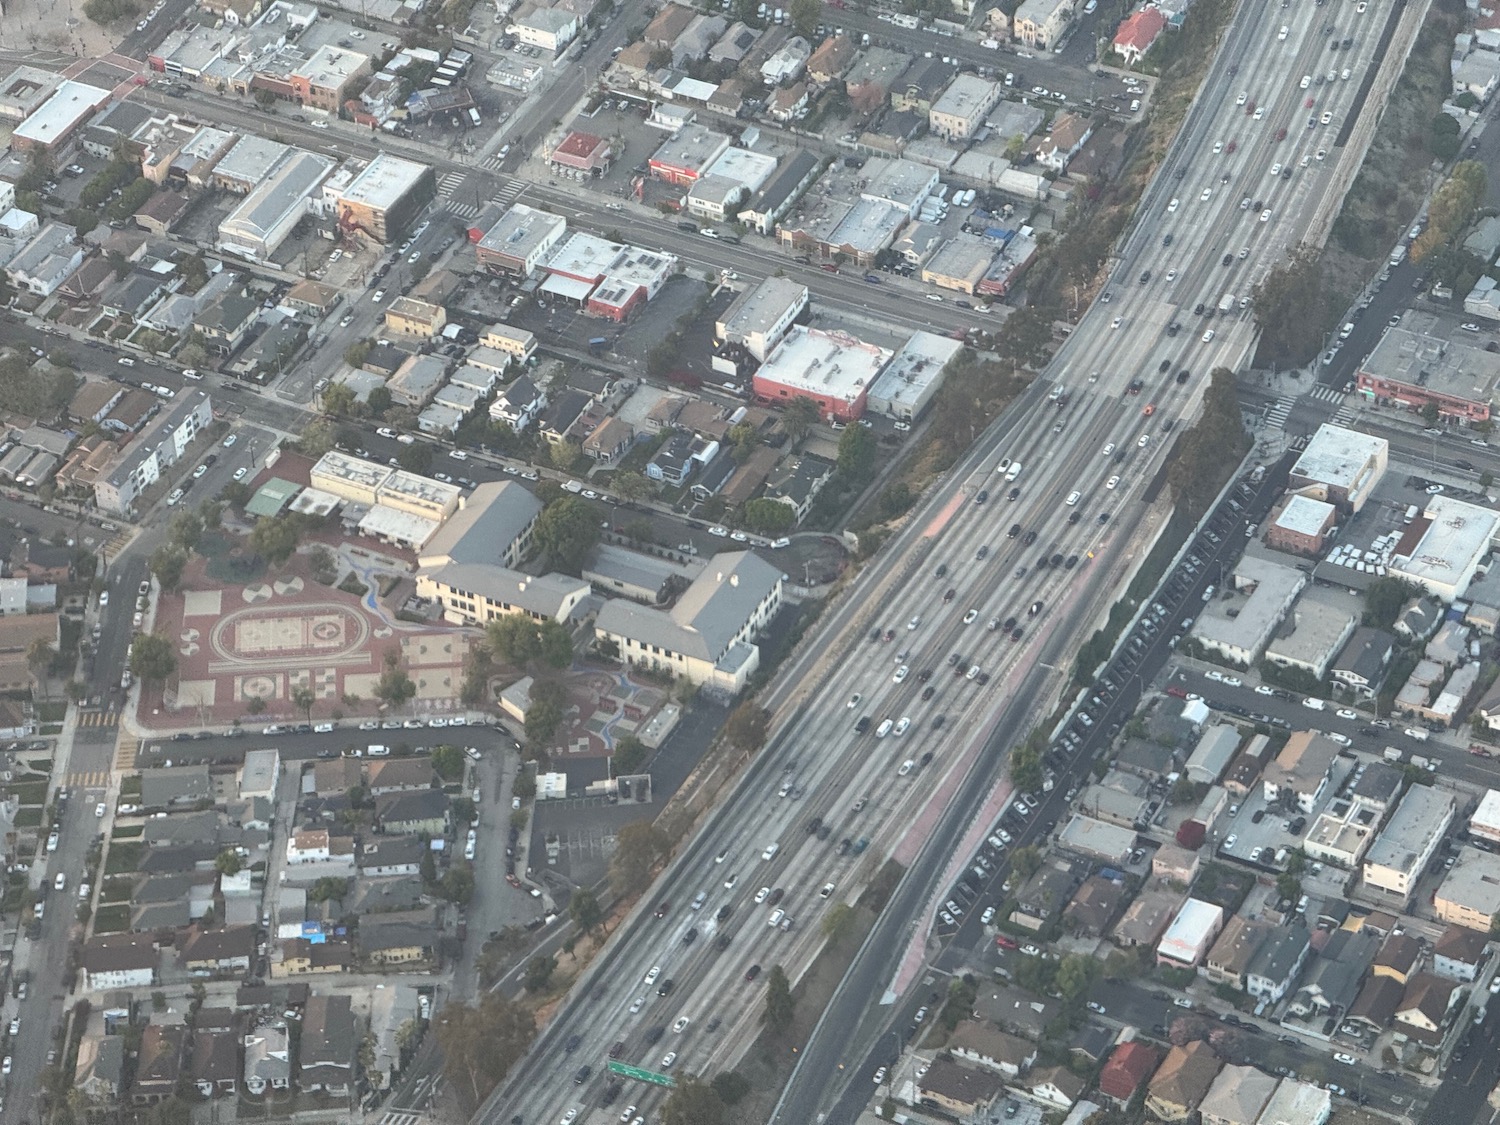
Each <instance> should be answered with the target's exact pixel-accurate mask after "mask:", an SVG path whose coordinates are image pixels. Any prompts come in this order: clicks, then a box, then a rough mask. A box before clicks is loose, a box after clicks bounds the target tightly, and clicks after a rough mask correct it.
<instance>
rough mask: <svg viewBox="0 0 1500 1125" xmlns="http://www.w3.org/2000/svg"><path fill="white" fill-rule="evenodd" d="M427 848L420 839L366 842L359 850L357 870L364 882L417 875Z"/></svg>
mask: <svg viewBox="0 0 1500 1125" xmlns="http://www.w3.org/2000/svg"><path fill="white" fill-rule="evenodd" d="M427 851H428V845H427V843H426V841H424V840H423V839H422V838H421V837H420V836H382V837H380V838H379V839H375V840H367V841H365V842H364V843H363V844H362V845H361V847H360V850H359V859H358V861H357V866H358V868H359V874H360V876H361V877H363V878H366V879H373V878H389V877H391V876H394V875H418V874H420V873H421V871H422V857H423V856H424V855H426V854H427Z"/></svg>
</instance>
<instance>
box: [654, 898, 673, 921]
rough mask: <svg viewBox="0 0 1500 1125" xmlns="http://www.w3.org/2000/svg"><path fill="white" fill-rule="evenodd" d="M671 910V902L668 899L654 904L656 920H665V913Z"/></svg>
mask: <svg viewBox="0 0 1500 1125" xmlns="http://www.w3.org/2000/svg"><path fill="white" fill-rule="evenodd" d="M671 909H672V900H671V899H669V898H664V899H662V900H661V901H660V902H659V903H657V904H656V916H657V917H658V918H665V917H666V916H667V911H668V910H671Z"/></svg>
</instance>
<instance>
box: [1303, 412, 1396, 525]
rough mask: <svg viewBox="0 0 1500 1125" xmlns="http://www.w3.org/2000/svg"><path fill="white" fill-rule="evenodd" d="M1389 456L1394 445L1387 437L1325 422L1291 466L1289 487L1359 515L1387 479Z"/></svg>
mask: <svg viewBox="0 0 1500 1125" xmlns="http://www.w3.org/2000/svg"><path fill="white" fill-rule="evenodd" d="M1390 455H1391V443H1390V442H1388V441H1386V440H1385V438H1380V437H1372V436H1371V435H1370V434H1362V433H1358V432H1357V431H1355V430H1346V429H1345V428H1344V427H1343V426H1335V425H1334V424H1333V423H1331V422H1325V423H1324V424H1323V425H1321V426H1319V427H1318V432H1317V433H1315V434H1314V435H1313V436H1312V440H1311V441H1309V442H1308V443H1307V448H1306V449H1304V450H1303V451H1302V454H1301V456H1299V457H1298V458H1297V463H1296V464H1295V465H1293V466H1292V471H1291V475H1290V476H1289V477H1288V478H1287V487H1288V489H1290V490H1291V491H1294V492H1300V493H1302V494H1303V495H1304V496H1311V497H1312V498H1313V499H1315V500H1324V501H1327V502H1328V503H1330V504H1332V505H1334V506H1335V507H1337V508H1341V509H1342V510H1344V511H1347V512H1358V511H1359V510H1360V509H1361V508H1363V507H1364V506H1365V501H1366V500H1368V499H1369V498H1370V495H1371V493H1373V492H1374V491H1375V488H1376V486H1377V485H1379V484H1380V481H1381V479H1382V478H1383V477H1384V476H1385V469H1386V464H1387V462H1388V461H1389V460H1390Z"/></svg>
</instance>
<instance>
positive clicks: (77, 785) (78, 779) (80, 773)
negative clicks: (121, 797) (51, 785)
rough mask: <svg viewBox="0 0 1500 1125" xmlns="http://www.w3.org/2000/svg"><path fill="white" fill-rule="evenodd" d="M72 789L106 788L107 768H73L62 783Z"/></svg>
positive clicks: (107, 786)
mask: <svg viewBox="0 0 1500 1125" xmlns="http://www.w3.org/2000/svg"><path fill="white" fill-rule="evenodd" d="M63 784H65V785H67V786H69V787H70V788H73V789H108V788H109V771H108V770H75V771H74V772H72V773H70V774H68V777H67V780H66V781H65V782H64V783H63Z"/></svg>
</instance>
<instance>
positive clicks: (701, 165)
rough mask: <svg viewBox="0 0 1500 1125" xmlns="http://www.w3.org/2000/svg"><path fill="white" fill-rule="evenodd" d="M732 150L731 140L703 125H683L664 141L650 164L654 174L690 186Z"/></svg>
mask: <svg viewBox="0 0 1500 1125" xmlns="http://www.w3.org/2000/svg"><path fill="white" fill-rule="evenodd" d="M728 148H729V138H728V137H727V136H726V135H724V134H723V133H719V132H715V131H714V130H713V129H709V128H707V127H706V126H703V125H684V126H683V127H682V128H681V129H679V130H678V131H677V132H676V133H674V134H673V135H671V136H669V137H668V138H667V139H666V140H665V141H663V142H662V144H661V146H660V147H659V148H658V149H657V150H656V151H655V152H654V153H652V155H651V157H650V159H649V160H648V161H647V165H648V167H649V168H650V169H651V175H652V176H654V177H655V178H656V179H658V180H666V181H667V182H668V183H670V184H678V185H680V186H682V187H688V186H691V185H692V183H693V182H694V181H695V180H697V179H698V177H699V176H702V175H703V174H704V173H705V172H706V171H707V170H708V167H709V165H711V164H713V163H714V161H716V160H718V159H719V157H721V156H723V155H724V153H725V152H726V151H727V150H728Z"/></svg>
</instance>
